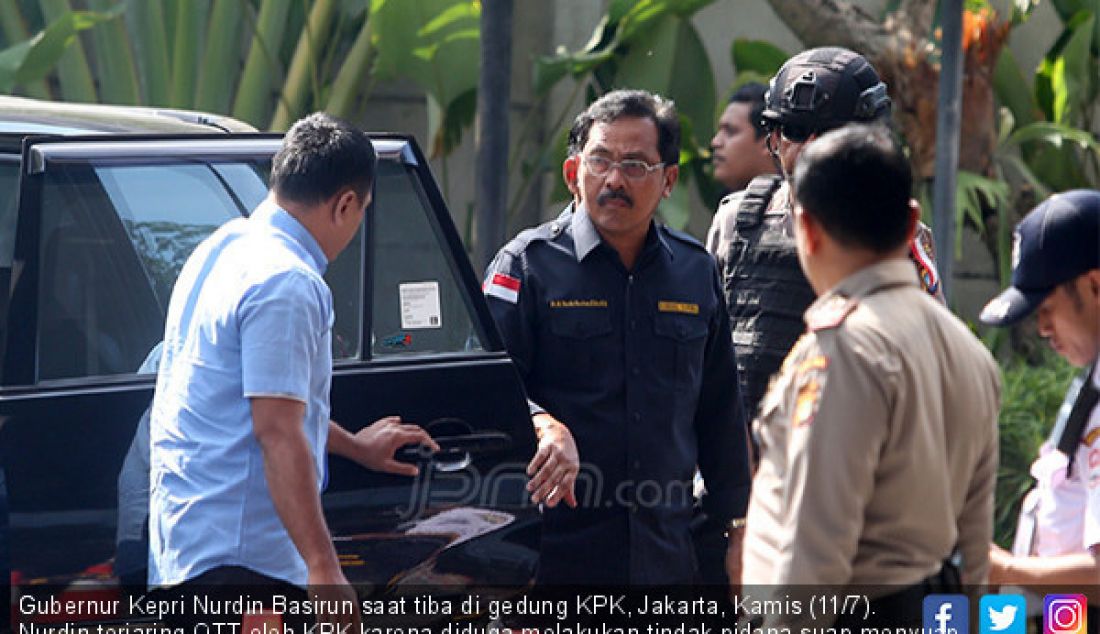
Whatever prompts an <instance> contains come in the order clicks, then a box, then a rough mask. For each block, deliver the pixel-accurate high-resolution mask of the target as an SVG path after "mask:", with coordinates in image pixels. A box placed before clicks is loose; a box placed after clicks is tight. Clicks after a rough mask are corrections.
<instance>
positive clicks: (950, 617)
mask: <svg viewBox="0 0 1100 634" xmlns="http://www.w3.org/2000/svg"><path fill="white" fill-rule="evenodd" d="M922 607H923V610H922V611H921V612H922V616H923V617H924V618H923V623H922V625H923V627H924V630H923V632H924V634H968V633H969V631H970V601H969V600H968V599H967V598H966V595H965V594H930V595H928V596H926V597H924V604H923V606H922Z"/></svg>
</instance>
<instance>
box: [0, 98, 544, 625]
mask: <svg viewBox="0 0 1100 634" xmlns="http://www.w3.org/2000/svg"><path fill="white" fill-rule="evenodd" d="M372 139H373V141H374V144H375V149H376V150H377V152H378V155H379V157H380V161H379V170H378V178H377V183H376V185H375V192H374V203H373V205H372V207H371V209H370V211H369V212H368V215H367V220H366V221H365V222H364V226H363V228H362V230H361V231H360V233H359V235H358V237H357V238H356V240H355V241H354V242H353V243H352V244H351V246H349V248H348V249H347V250H346V251H344V253H343V254H342V255H341V256H340V258H339V259H338V260H336V261H335V262H334V263H333V264H332V265H331V266H330V267H329V269H328V273H327V275H326V278H327V280H328V283H329V285H330V286H331V287H332V290H333V295H334V300H335V306H336V323H335V326H334V332H333V346H334V351H333V352H334V358H335V372H334V376H333V382H332V413H333V418H334V419H335V420H337V421H340V422H341V423H342V424H343V425H346V426H348V427H349V428H350V429H352V431H354V430H356V429H358V428H361V427H363V426H365V425H367V424H369V423H370V422H372V421H374V420H375V419H377V418H380V417H382V416H384V415H388V414H398V415H400V416H402V417H403V418H404V419H405V420H407V421H412V422H416V423H419V424H421V425H423V426H425V427H427V428H428V429H429V431H430V432H431V433H432V435H433V436H435V437H436V439H437V440H438V441H439V442H440V444H441V445H442V446H443V452H441V454H439V455H437V456H435V457H434V458H431V459H430V460H431V464H430V465H429V464H425V468H422V469H421V476H419V477H418V478H416V479H412V478H402V477H397V476H388V475H383V474H378V473H373V472H369V471H367V470H364V469H362V468H360V467H358V466H356V465H353V464H351V463H347V462H341V461H340V459H338V458H332V459H331V460H332V462H331V465H330V474H331V477H330V483H329V487H328V489H327V491H326V493H325V495H324V498H323V499H324V505H325V510H326V514H327V517H328V522H329V526H330V528H331V530H332V532H333V535H334V541H335V543H336V545H337V551H338V552H339V554H340V557H341V561H342V562H343V563H344V564H345V567H346V569H345V572H346V574H347V576H348V578H349V579H350V580H352V582H353V583H359V584H366V585H367V586H368V587H375V588H382V589H385V588H388V589H389V590H388V591H398V590H397V588H398V587H399V586H401V585H403V584H416V585H418V586H420V587H423V586H425V585H426V586H433V587H436V588H451V589H461V588H463V587H468V586H480V585H485V584H493V585H495V584H503V585H508V586H513V587H514V586H516V585H521V586H522V585H524V584H526V583H527V582H528V581H529V580H530V579H531V577H532V576H533V572H534V568H535V565H536V563H537V546H538V539H539V526H540V525H539V519H538V517H539V516H538V512H537V509H536V508H534V507H533V506H531V505H530V504H529V502H528V501H527V495H526V493H525V491H524V485H525V483H526V476H525V475H524V473H523V469H524V465H525V464H526V461H527V460H528V459H529V458H530V456H531V455H532V453H533V451H534V448H535V438H534V433H533V431H532V427H531V422H530V418H529V415H528V410H527V407H526V404H525V400H524V395H523V388H522V385H521V382H520V378H519V375H518V373H517V372H516V369H515V367H514V366H513V364H512V362H511V361H510V359H509V358H508V356H507V354H506V352H505V350H504V347H503V345H502V343H501V340H500V337H499V336H498V334H497V333H496V330H495V327H494V326H493V323H492V319H491V316H490V314H489V312H488V309H487V307H486V305H485V301H484V298H483V297H482V295H481V293H480V291H479V288H478V281H477V278H476V276H475V274H474V271H473V270H472V268H471V266H470V263H469V261H468V259H467V257H466V254H465V252H464V250H463V247H462V243H461V241H460V240H459V237H458V235H457V233H456V231H455V227H454V225H453V223H452V221H451V217H450V215H449V213H448V211H447V209H446V206H445V205H444V202H443V199H442V197H441V196H440V193H439V191H438V190H437V188H436V185H435V183H434V181H433V179H432V176H431V174H430V172H429V170H428V166H427V163H426V161H425V159H424V157H423V155H422V154H421V153H420V150H419V149H418V148H417V145H416V143H415V142H414V141H413V139H412V138H410V137H407V136H400V135H389V134H383V135H373V136H372ZM279 143H280V138H279V136H277V135H268V134H259V133H256V132H255V131H253V130H251V129H250V128H248V126H246V125H245V124H242V123H240V122H237V121H233V120H231V119H225V118H220V117H215V116H211V115H203V114H200V113H191V112H181V111H155V110H151V109H141V108H119V107H107V106H76V105H66V104H50V103H45V102H37V101H31V100H25V99H18V98H8V97H0V285H2V287H3V288H6V289H8V292H6V293H0V575H3V578H4V579H10V581H11V586H12V591H13V592H12V600H11V606H10V608H11V619H10V620H9V619H4V620H3V621H0V623H2V624H3V625H7V624H8V623H11V624H12V626H13V627H15V628H16V629H18V627H19V626H18V623H21V622H35V621H37V622H53V623H55V624H60V622H71V621H78V620H83V619H91V620H94V621H98V622H111V621H126V620H130V619H132V618H133V617H134V615H128V614H125V613H113V614H100V615H91V616H74V617H60V618H59V617H58V615H56V614H52V613H50V611H49V610H45V609H41V606H43V605H48V598H46V597H43V594H50V593H52V594H67V595H70V596H73V595H76V596H80V595H86V594H88V593H94V594H95V596H100V597H102V596H107V597H110V596H113V595H114V594H115V593H119V592H121V590H120V588H121V585H120V583H119V580H120V578H122V579H123V580H129V581H132V582H134V583H137V584H140V583H141V582H142V581H143V579H144V575H145V564H146V551H145V548H146V546H145V543H146V542H145V539H146V536H145V531H146V520H147V514H148V503H147V494H148V493H147V487H148V484H147V483H148V479H147V475H146V472H145V471H144V468H145V467H144V466H143V465H144V464H147V461H148V455H147V454H148V438H147V433H148V431H147V424H139V423H140V422H141V421H142V419H143V417H146V416H147V415H146V410H147V408H148V405H149V403H150V400H151V398H152V392H153V387H154V382H155V376H154V375H153V374H152V373H151V372H150V371H149V370H150V369H153V371H155V364H154V363H150V362H149V359H150V358H155V353H154V351H155V349H156V348H157V345H158V342H159V341H160V338H161V336H162V332H163V328H164V317H165V309H166V307H167V304H168V298H169V294H170V293H171V290H172V285H173V283H174V281H175V278H176V275H177V274H178V272H179V270H180V267H181V266H182V265H183V263H184V261H185V260H186V258H187V256H188V255H189V254H190V253H191V250H192V249H193V248H194V247H195V246H196V245H197V244H198V242H199V241H201V240H202V239H203V238H204V237H206V236H207V235H208V234H210V233H211V232H212V231H213V230H214V229H215V228H216V227H218V226H219V225H221V224H222V223H224V222H225V221H227V220H229V219H231V218H235V217H238V216H242V215H247V214H249V213H250V212H251V210H252V209H253V208H254V207H255V206H256V204H257V203H259V202H260V200H262V199H263V198H264V196H265V195H266V193H267V191H266V190H267V187H266V177H267V173H268V170H269V166H270V160H271V156H272V155H273V154H274V152H275V151H276V150H277V149H278V146H279ZM151 353H154V354H152V355H151ZM128 454H129V455H128ZM407 458H408V459H410V460H415V459H420V460H428V458H426V457H423V456H418V455H417V454H416V452H415V451H410V452H407ZM120 603H121V605H122V606H125V604H126V602H120ZM120 612H124V610H121V609H120Z"/></svg>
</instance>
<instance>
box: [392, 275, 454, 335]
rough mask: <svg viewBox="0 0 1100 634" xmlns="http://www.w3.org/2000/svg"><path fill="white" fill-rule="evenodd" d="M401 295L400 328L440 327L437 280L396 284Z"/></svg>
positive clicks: (441, 315) (441, 318) (441, 314)
mask: <svg viewBox="0 0 1100 634" xmlns="http://www.w3.org/2000/svg"><path fill="white" fill-rule="evenodd" d="M398 291H399V293H400V295H401V329H402V330H418V329H424V328H442V327H443V313H442V312H441V311H440V309H439V282H406V283H405V284H400V285H398Z"/></svg>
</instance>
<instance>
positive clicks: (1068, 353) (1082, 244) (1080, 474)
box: [981, 189, 1100, 588]
mask: <svg viewBox="0 0 1100 634" xmlns="http://www.w3.org/2000/svg"><path fill="white" fill-rule="evenodd" d="M1012 257H1013V268H1012V286H1010V287H1009V288H1007V289H1005V291H1004V292H1003V293H1001V294H1000V295H998V296H997V297H996V298H994V299H993V301H991V302H989V304H988V305H986V307H985V309H984V310H983V311H982V314H981V320H982V321H983V322H985V323H987V324H991V325H995V326H1007V325H1010V324H1014V323H1016V322H1018V321H1020V320H1021V319H1023V318H1024V317H1026V316H1027V315H1029V314H1030V313H1032V312H1036V313H1037V316H1038V326H1039V335H1040V336H1042V337H1044V338H1046V339H1047V340H1048V341H1049V342H1050V345H1051V347H1052V348H1054V351H1055V352H1057V353H1058V354H1060V355H1061V356H1062V357H1064V358H1065V359H1066V360H1067V361H1069V362H1070V363H1071V364H1073V365H1075V366H1078V367H1081V368H1085V369H1086V370H1085V372H1086V374H1085V378H1084V380H1083V381H1080V382H1078V384H1077V385H1075V386H1074V388H1071V391H1070V394H1069V395H1068V396H1067V398H1066V402H1065V404H1064V405H1063V411H1062V412H1060V414H1059V422H1058V423H1057V424H1056V425H1055V428H1054V430H1053V432H1052V433H1051V438H1050V439H1049V440H1048V441H1047V442H1046V443H1044V444H1043V446H1042V448H1041V449H1040V455H1039V458H1038V459H1037V460H1036V461H1035V463H1034V464H1032V467H1031V474H1032V475H1033V476H1034V477H1035V478H1036V481H1037V482H1036V486H1035V488H1034V489H1033V490H1032V491H1031V493H1029V494H1028V497H1027V498H1026V500H1025V502H1024V505H1023V506H1024V509H1023V512H1022V513H1021V521H1020V524H1019V526H1018V528H1017V535H1016V543H1015V545H1014V547H1013V552H1012V553H1009V552H1007V551H1005V550H1004V549H1002V548H1000V547H998V546H996V545H994V546H992V547H991V552H990V563H991V567H990V574H989V581H990V583H991V584H1012V585H1019V586H1024V587H1029V588H1037V587H1041V586H1046V585H1064V586H1075V587H1086V586H1092V587H1095V586H1096V584H1097V583H1098V582H1100V405H1097V400H1098V391H1100V372H1098V371H1097V368H1098V366H1100V359H1098V356H1100V192H1098V191H1094V190H1084V189H1079V190H1074V191H1068V192H1064V193H1061V194H1055V195H1054V196H1051V197H1050V198H1048V199H1047V200H1046V201H1044V202H1043V203H1041V204H1040V205H1039V206H1038V207H1036V208H1035V209H1034V210H1032V211H1031V212H1030V213H1029V214H1028V215H1027V216H1026V217H1024V219H1023V220H1022V221H1021V222H1020V224H1019V225H1017V226H1016V232H1015V235H1014V244H1013V253H1012Z"/></svg>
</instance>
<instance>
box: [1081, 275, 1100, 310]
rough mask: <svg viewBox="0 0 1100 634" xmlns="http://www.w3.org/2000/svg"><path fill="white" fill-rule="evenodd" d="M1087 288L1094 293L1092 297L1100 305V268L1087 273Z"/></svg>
mask: <svg viewBox="0 0 1100 634" xmlns="http://www.w3.org/2000/svg"><path fill="white" fill-rule="evenodd" d="M1085 280H1086V282H1085V288H1086V289H1088V292H1090V293H1092V299H1093V300H1094V301H1096V302H1097V304H1098V305H1100V268H1097V269H1092V270H1091V271H1089V272H1088V273H1085Z"/></svg>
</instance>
